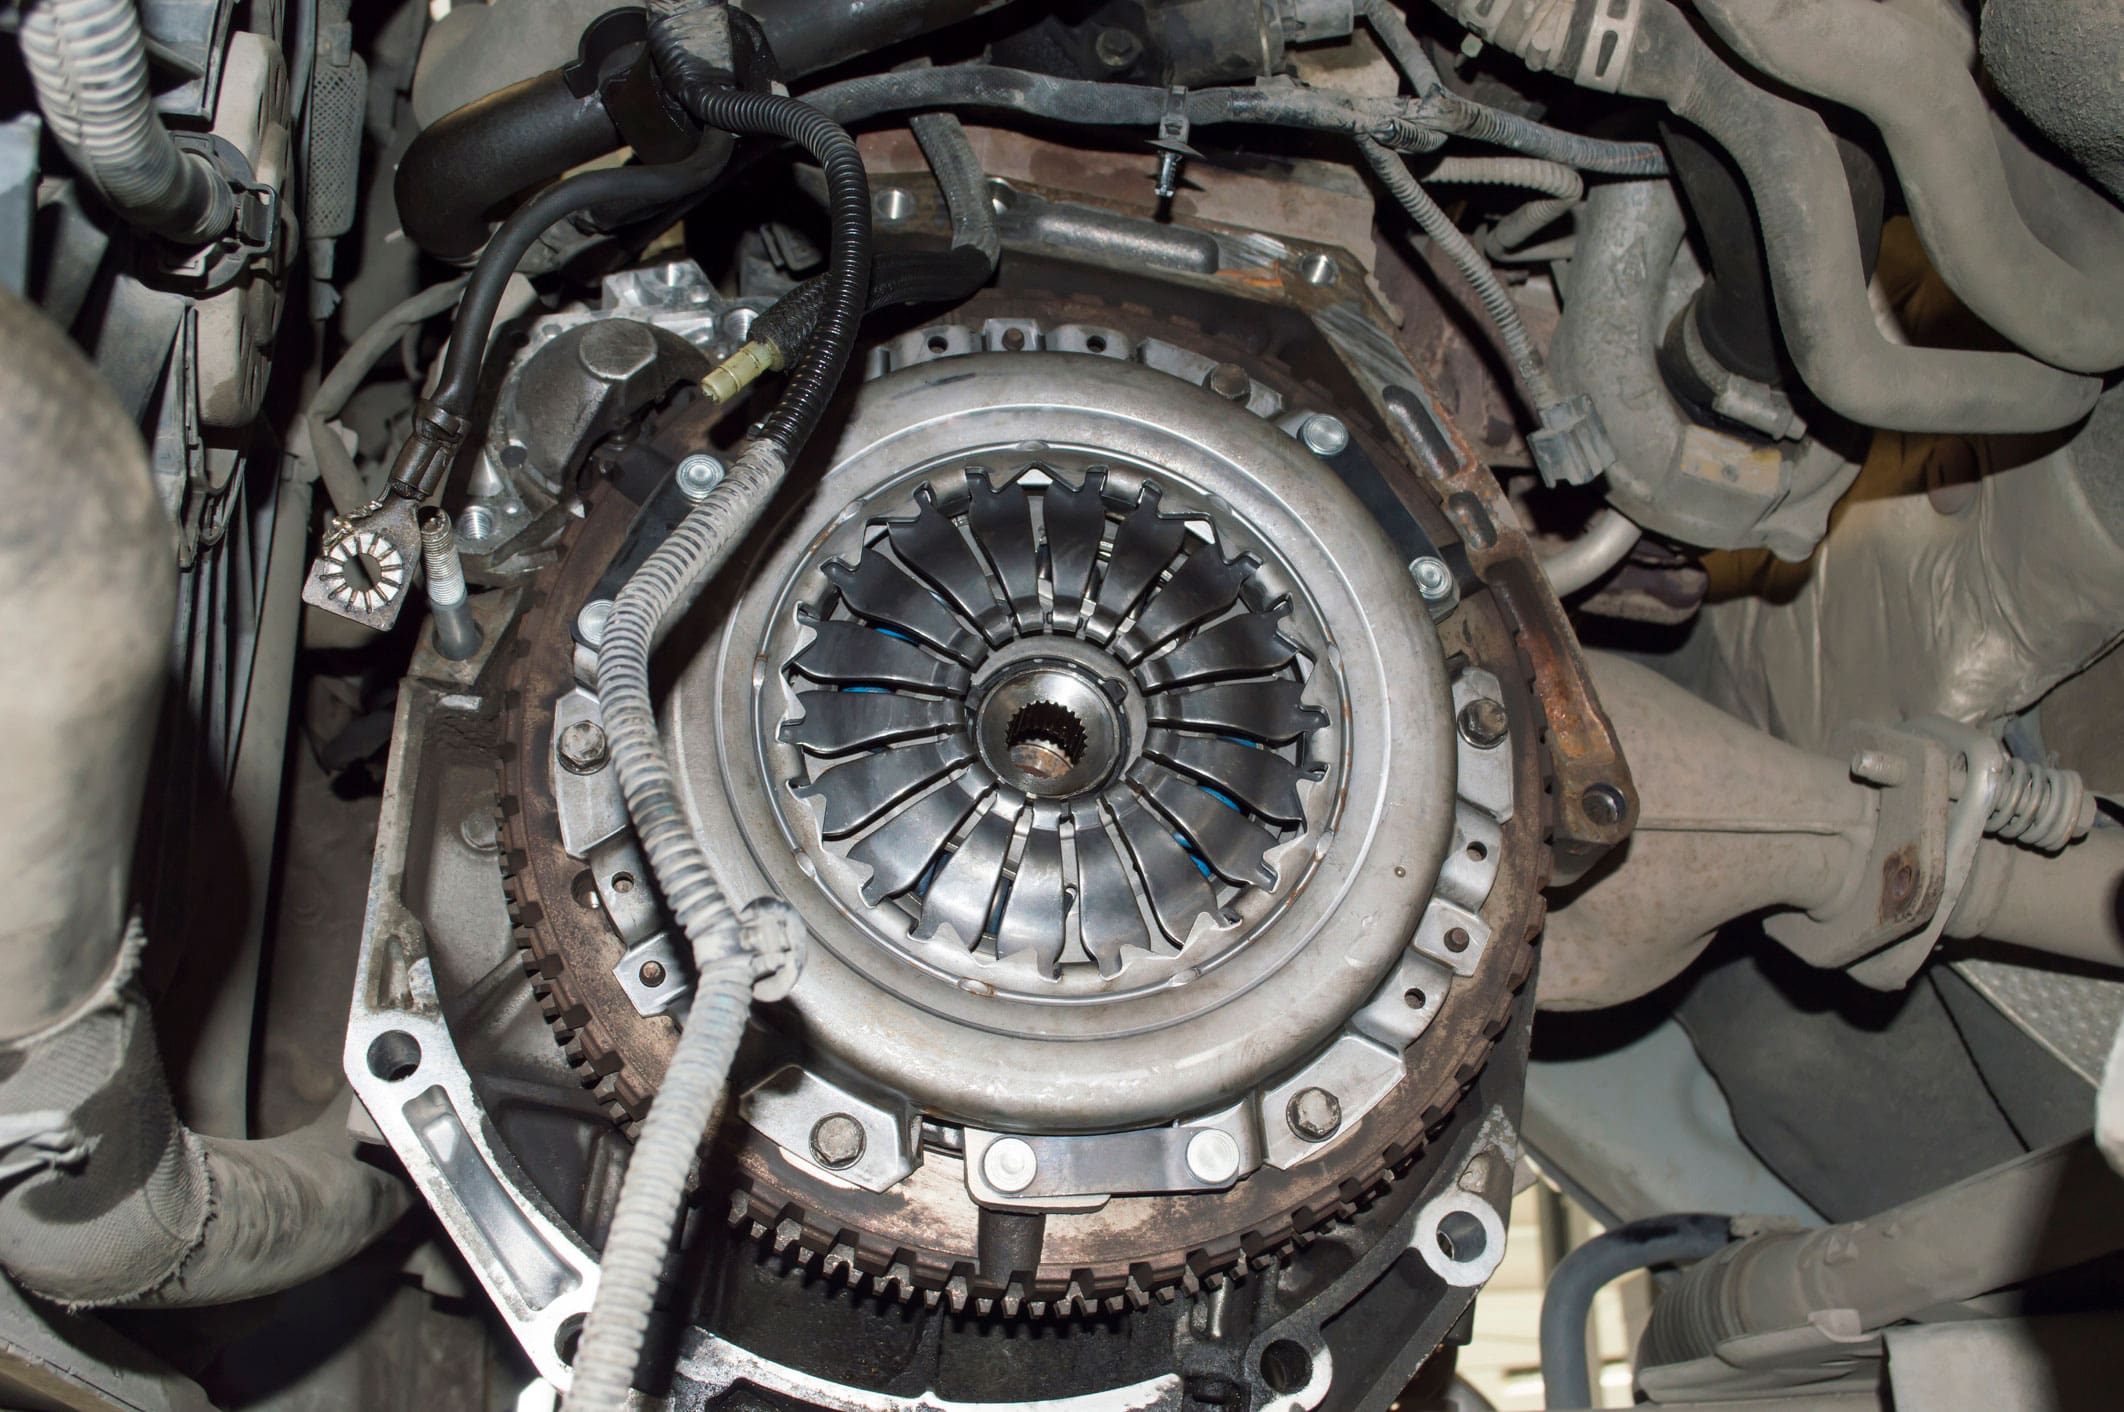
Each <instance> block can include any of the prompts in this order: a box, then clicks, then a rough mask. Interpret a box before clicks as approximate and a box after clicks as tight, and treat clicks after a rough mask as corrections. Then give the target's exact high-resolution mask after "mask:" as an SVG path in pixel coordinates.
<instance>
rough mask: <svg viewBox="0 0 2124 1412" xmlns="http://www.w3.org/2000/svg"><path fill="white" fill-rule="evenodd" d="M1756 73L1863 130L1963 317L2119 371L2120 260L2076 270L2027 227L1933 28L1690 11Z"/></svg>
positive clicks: (1912, 19)
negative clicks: (1850, 118)
mask: <svg viewBox="0 0 2124 1412" xmlns="http://www.w3.org/2000/svg"><path fill="white" fill-rule="evenodd" d="M1696 8H1697V9H1698V11H1699V12H1701V13H1702V14H1703V16H1704V18H1705V19H1706V20H1708V21H1710V23H1711V27H1712V28H1713V29H1715V30H1717V31H1718V34H1719V37H1720V38H1722V39H1724V40H1725V41H1726V42H1727V43H1729V44H1731V45H1732V46H1733V48H1734V52H1736V53H1737V54H1739V55H1740V57H1741V58H1743V59H1745V60H1747V61H1748V62H1749V63H1750V64H1752V65H1754V66H1755V67H1756V68H1758V69H1760V70H1762V71H1763V72H1764V73H1766V74H1768V75H1770V76H1771V77H1772V78H1775V79H1779V80H1781V81H1783V82H1785V83H1789V84H1791V85H1792V86H1793V87H1794V88H1797V89H1799V90H1800V91H1802V92H1804V93H1811V94H1813V95H1814V96H1816V97H1818V98H1826V99H1828V100H1829V101H1830V102H1832V103H1840V104H1842V105H1844V106H1845V107H1847V108H1851V109H1853V110H1854V111H1856V112H1859V113H1861V114H1863V115H1864V116H1866V117H1867V118H1869V119H1871V120H1872V122H1873V125H1874V126H1875V127H1877V128H1879V129H1880V133H1881V137H1882V138H1883V139H1884V140H1885V141H1886V142H1887V144H1888V152H1889V155H1890V156H1891V157H1892V158H1894V160H1895V172H1896V178H1897V180H1898V182H1899V183H1900V185H1901V186H1902V189H1903V198H1904V199H1905V200H1906V201H1908V202H1909V203H1910V214H1911V218H1912V220H1913V221H1914V222H1915V223H1916V225H1917V229H1918V234H1919V235H1920V236H1921V237H1923V239H1924V242H1925V254H1926V256H1927V257H1928V258H1929V259H1930V260H1931V262H1932V265H1933V268H1935V269H1937V270H1938V271H1939V272H1940V277H1941V278H1942V279H1944V280H1946V281H1947V283H1948V285H1949V287H1951V288H1952V289H1953V290H1954V292H1955V293H1956V294H1957V295H1959V296H1961V299H1962V302H1963V303H1965V304H1967V305H1968V306H1969V308H1970V310H1971V311H1972V312H1974V313H1975V314H1976V315H1977V316H1978V317H1979V318H1981V319H1983V321H1984V322H1985V323H1987V324H1989V325H1991V327H1992V328H1994V329H1997V330H1998V331H1999V332H2000V333H2001V334H2003V335H2005V336H2006V338H2008V339H2009V340H2011V341H2012V342H2013V343H2014V344H2015V345H2016V346H2018V347H2021V348H2024V349H2026V350H2028V351H2029V352H2030V353H2033V354H2035V355H2036V356H2037V357H2038V358H2041V359H2043V360H2045V361H2046V362H2050V363H2055V364H2057V365H2058V366H2059V367H2061V368H2067V369H2070V370H2072V371H2074V372H2081V373H2101V372H2107V371H2109V370H2110V369H2112V368H2115V367H2117V366H2119V365H2124V260H2120V261H2113V262H2111V265H2110V267H2109V268H2106V269H2101V270H2092V271H2090V270H2083V269H2081V268H2080V267H2079V266H2077V265H2074V264H2073V263H2071V262H2070V261H2068V260H2066V259H2065V257H2064V256H2062V255H2059V254H2058V253H2056V252H2055V251H2053V250H2052V249H2051V248H2050V247H2049V246H2047V245H2045V244H2044V243H2043V242H2042V240H2041V239H2040V238H2039V237H2038V236H2037V235H2036V233H2035V232H2034V231H2032V230H2030V229H2029V228H2028V225H2027V223H2026V222H2025V221H2024V220H2023V219H2022V218H2021V213H2020V210H2019V209H2018V208H2017V207H2016V206H2015V204H2014V200H2013V194H2012V192H2011V191H2010V190H2008V188H2007V183H2006V168H2005V165H2004V164H2003V163H2002V162H2001V161H2000V158H1999V151H1998V147H1997V146H1996V145H1995V144H1994V143H1993V141H1992V136H1991V109H1990V105H1989V104H1987V103H1986V102H1985V101H1984V95H1983V92H1982V90H1981V89H1979V88H1978V86H1977V80H1976V77H1975V76H1974V75H1973V74H1971V73H1970V72H1969V68H1968V65H1967V64H1966V63H1965V62H1964V58H1963V55H1962V54H1961V53H1959V52H1957V49H1956V47H1955V45H1954V43H1953V42H1952V41H1951V40H1949V39H1948V37H1947V36H1946V34H1945V33H1944V32H1942V30H1941V29H1940V28H1939V27H1938V26H1935V25H1931V24H1927V23H1926V22H1924V21H1923V20H1922V19H1920V18H1918V17H1917V16H1915V15H1912V14H1908V13H1905V12H1903V11H1901V10H1898V9H1896V8H1895V7H1894V6H1892V5H1881V4H1876V3H1874V2H1873V0H1698V3H1697V7H1696Z"/></svg>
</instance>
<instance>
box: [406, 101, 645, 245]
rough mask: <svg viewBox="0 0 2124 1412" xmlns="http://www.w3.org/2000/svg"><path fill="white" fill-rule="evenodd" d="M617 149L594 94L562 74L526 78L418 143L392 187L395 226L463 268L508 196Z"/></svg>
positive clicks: (433, 126)
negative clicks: (573, 88) (573, 85)
mask: <svg viewBox="0 0 2124 1412" xmlns="http://www.w3.org/2000/svg"><path fill="white" fill-rule="evenodd" d="M619 145H620V133H619V129H618V128H617V127H615V126H614V125H613V122H612V119H611V117H610V116H609V115H607V113H606V112H605V105H604V102H603V100H602V99H600V98H599V97H598V95H597V94H596V93H589V94H582V95H578V94H576V93H574V92H573V91H571V90H570V89H569V87H568V81H567V78H566V76H565V74H564V72H563V71H562V70H560V69H555V70H553V71H551V72H549V73H543V74H539V75H536V76H535V77H532V78H527V79H525V80H523V81H522V82H521V83H514V84H511V85H510V86H509V87H507V88H504V89H501V90H499V91H498V92H494V93H490V94H488V95H486V96H485V97H484V98H475V99H474V100H473V101H471V102H470V103H467V104H465V105H464V106H463V107H462V108H458V109H456V110H454V111H452V112H449V113H445V114H444V115H443V116H442V117H440V118H437V119H436V120H435V121H434V122H432V123H430V124H428V126H427V127H426V128H424V129H422V131H421V134H420V136H418V137H416V138H414V139H413V142H412V144H411V145H410V146H408V147H407V148H406V151H405V155H404V156H402V157H400V158H399V160H398V174H397V176H396V177H395V178H394V179H393V182H392V190H393V192H394V193H395V194H396V198H397V202H398V219H399V222H400V223H401V224H402V225H403V226H404V227H405V232H406V235H407V236H408V237H410V238H411V239H412V241H413V243H414V244H416V245H418V246H420V247H421V248H422V249H423V250H426V251H428V252H429V253H430V254H432V255H438V256H441V257H442V258H443V259H446V260H457V259H462V258H464V257H466V256H468V255H471V254H473V253H474V252H476V251H477V250H478V249H479V247H480V246H482V245H484V244H485V243H486V240H487V222H488V221H489V220H491V219H493V218H494V217H495V215H496V214H498V208H499V207H501V206H502V205H503V204H504V203H506V202H507V201H508V200H509V199H510V198H511V197H513V196H516V195H518V194H519V193H521V192H524V191H527V190H529V189H530V188H532V187H534V186H537V185H538V184H539V183H540V182H543V181H547V180H549V179H551V178H553V177H556V176H559V175H560V174H561V173H562V172H565V171H567V170H568V169H569V168H570V167H574V166H579V165H581V164H582V163H584V162H589V161H593V160H595V159H596V158H599V157H602V156H604V155H605V154H606V153H608V152H611V151H613V150H615V149H616V148H618V147H619Z"/></svg>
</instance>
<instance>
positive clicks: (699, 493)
mask: <svg viewBox="0 0 2124 1412" xmlns="http://www.w3.org/2000/svg"><path fill="white" fill-rule="evenodd" d="M676 475H677V477H678V488H679V494H681V495H683V496H685V497H686V498H687V499H688V500H691V501H692V502H693V503H694V504H696V505H698V504H700V503H701V502H702V501H703V500H706V499H707V498H708V492H709V491H711V490H714V489H715V488H716V487H717V486H719V485H721V484H722V483H723V463H722V462H721V461H719V460H717V459H716V458H715V457H713V456H710V455H708V454H707V453H705V452H698V451H697V452H695V453H694V454H693V455H691V456H688V457H687V458H686V459H685V460H683V461H681V462H679V463H678V470H677V472H676Z"/></svg>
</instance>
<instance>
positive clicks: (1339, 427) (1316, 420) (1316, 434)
mask: <svg viewBox="0 0 2124 1412" xmlns="http://www.w3.org/2000/svg"><path fill="white" fill-rule="evenodd" d="M1298 439H1299V440H1300V441H1303V442H1304V443H1305V449H1306V450H1308V451H1310V452H1312V453H1313V454H1314V455H1315V456H1340V455H1341V454H1342V452H1343V448H1344V447H1346V446H1348V445H1349V444H1350V429H1349V428H1348V427H1346V426H1344V425H1343V424H1342V419H1341V418H1340V417H1331V416H1329V415H1328V414H1327V413H1325V412H1315V413H1313V415H1312V416H1310V417H1307V418H1306V419H1305V423H1304V425H1302V426H1300V427H1299V428H1298Z"/></svg>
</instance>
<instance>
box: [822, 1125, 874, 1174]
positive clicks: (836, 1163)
mask: <svg viewBox="0 0 2124 1412" xmlns="http://www.w3.org/2000/svg"><path fill="white" fill-rule="evenodd" d="M811 1155H812V1156H813V1157H815V1158H817V1159H818V1163H819V1165H820V1166H821V1167H825V1168H828V1169H830V1170H832V1171H836V1172H838V1171H840V1170H841V1169H842V1168H843V1167H853V1166H854V1165H855V1164H856V1163H858V1162H860V1161H862V1160H863V1125H862V1124H861V1123H860V1122H858V1121H857V1120H856V1119H855V1118H853V1117H851V1116H850V1115H849V1114H846V1113H828V1114H827V1115H826V1116H825V1117H823V1118H821V1119H819V1121H818V1122H817V1123H815V1124H813V1126H812V1129H811Z"/></svg>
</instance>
